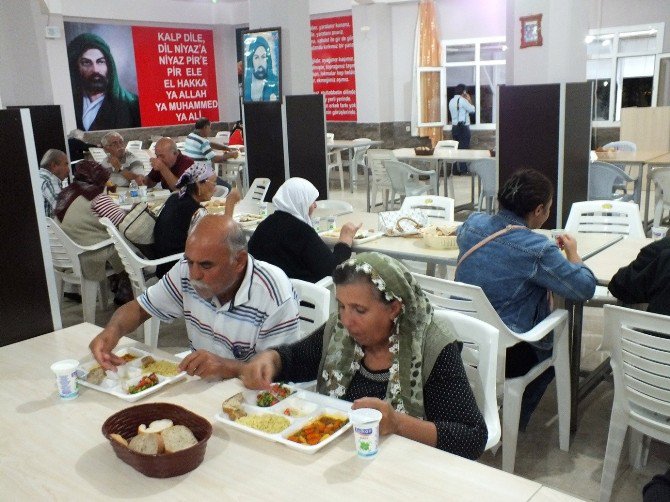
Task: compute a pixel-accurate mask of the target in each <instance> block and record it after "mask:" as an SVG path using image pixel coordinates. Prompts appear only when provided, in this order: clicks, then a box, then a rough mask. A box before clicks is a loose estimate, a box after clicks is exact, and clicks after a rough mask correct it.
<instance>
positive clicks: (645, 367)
mask: <svg viewBox="0 0 670 502" xmlns="http://www.w3.org/2000/svg"><path fill="white" fill-rule="evenodd" d="M604 321H605V325H604V328H605V337H604V338H603V348H605V349H607V350H609V351H610V353H611V360H610V364H611V365H612V374H613V376H614V402H613V404H612V417H611V419H610V429H609V434H608V436H607V449H606V450H605V462H604V463H603V473H602V478H601V481H600V501H601V502H607V501H608V500H609V499H610V496H611V494H612V486H613V484H614V478H615V477H616V471H617V466H618V464H619V457H620V456H621V449H622V448H623V442H624V438H625V437H626V431H627V430H628V428H629V427H630V428H631V435H630V455H629V456H630V459H631V463H632V464H634V465H640V464H644V463H646V457H647V454H648V441H647V438H654V439H656V440H658V441H663V442H664V443H670V317H668V316H664V315H660V314H652V313H649V312H643V311H640V310H631V309H626V308H623V307H617V306H614V305H606V306H605V315H604ZM653 333H658V334H660V335H662V336H656V335H655V334H653ZM663 336H664V337H663Z"/></svg>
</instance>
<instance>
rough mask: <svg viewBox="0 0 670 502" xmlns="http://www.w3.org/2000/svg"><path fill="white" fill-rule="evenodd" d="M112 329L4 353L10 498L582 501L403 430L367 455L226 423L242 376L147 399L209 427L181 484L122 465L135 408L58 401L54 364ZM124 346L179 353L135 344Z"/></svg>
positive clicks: (69, 334)
mask: <svg viewBox="0 0 670 502" xmlns="http://www.w3.org/2000/svg"><path fill="white" fill-rule="evenodd" d="M101 329H102V328H100V327H98V326H95V325H93V324H88V323H83V324H78V325H76V326H72V327H69V328H65V329H62V330H58V331H55V332H52V333H47V334H44V335H41V336H37V337H34V338H30V339H28V340H25V341H21V342H18V343H14V344H11V345H7V346H4V347H1V348H0V371H1V372H2V375H3V381H4V382H5V384H4V385H3V386H2V387H0V395H1V398H2V403H3V406H2V408H1V409H0V432H1V436H0V437H1V439H0V445H1V448H0V462H1V464H2V476H0V492H1V493H2V494H3V495H2V498H3V499H4V500H45V499H48V500H57V501H60V500H64V501H70V500H96V501H98V500H119V499H138V500H155V501H160V502H164V501H165V500H207V499H219V500H295V499H296V498H302V499H305V500H333V501H335V500H338V501H339V500H342V499H343V498H348V499H351V500H363V499H365V500H404V499H408V498H419V499H421V500H436V501H437V500H440V501H444V500H454V501H456V500H458V501H460V500H496V501H559V500H566V501H568V500H577V499H574V498H573V497H571V496H569V495H567V494H563V493H561V492H557V491H556V490H554V489H551V488H549V487H546V486H543V485H542V484H541V483H539V482H537V481H532V480H528V479H524V478H521V477H519V476H515V475H513V474H509V473H506V472H503V471H501V470H498V469H495V468H492V467H489V466H486V465H484V464H481V463H478V462H475V461H471V460H467V459H464V458H461V457H458V456H456V455H452V454H450V453H446V452H444V451H441V450H438V449H437V448H433V447H429V446H426V445H423V444H420V443H417V442H414V441H411V440H409V439H406V438H404V437H401V436H398V435H389V436H384V437H382V439H381V441H380V450H379V453H378V454H377V456H376V457H374V458H373V459H364V458H360V457H358V456H357V454H356V449H355V446H354V440H353V437H352V431H351V430H348V431H345V433H344V434H342V435H341V436H340V437H338V438H336V439H335V440H334V441H333V442H332V443H331V444H328V445H326V446H325V447H324V448H322V449H320V450H319V451H316V452H314V453H313V454H311V455H310V454H306V453H304V452H301V451H296V450H293V449H290V448H288V447H287V446H285V445H283V444H280V443H275V442H272V441H269V440H268V439H267V438H263V437H256V436H254V435H252V434H249V433H247V432H245V431H242V430H238V429H236V428H233V427H230V426H228V425H226V424H224V423H221V422H218V421H217V420H215V415H216V414H217V413H218V412H219V411H220V410H221V405H222V402H223V401H224V400H225V399H227V398H229V397H231V396H232V395H234V394H236V393H238V392H240V391H241V390H244V387H243V386H242V384H241V382H240V381H239V380H237V379H231V380H225V381H208V380H202V379H200V378H198V377H188V376H187V377H186V378H185V379H183V380H181V381H178V382H175V383H172V384H171V385H168V386H165V387H163V388H161V389H159V390H157V392H156V393H154V394H150V395H148V396H146V397H144V398H143V399H142V400H141V401H138V402H137V404H150V403H154V402H165V403H172V404H177V405H179V406H182V407H184V408H187V409H188V410H190V411H192V412H193V413H196V414H198V415H200V416H201V417H204V418H205V419H207V420H208V421H210V422H211V423H212V425H213V434H212V436H211V437H210V439H209V441H208V443H207V447H206V452H205V456H204V461H203V462H202V464H200V465H199V466H198V467H197V468H196V469H195V470H193V471H191V472H189V473H187V474H183V475H180V476H177V477H172V478H162V479H161V478H150V477H146V476H144V475H143V474H141V473H139V472H137V471H135V470H134V469H133V468H132V467H130V466H129V465H127V464H125V463H123V462H122V461H121V460H120V459H119V458H117V457H116V455H115V454H114V451H113V449H112V446H111V445H110V443H109V441H108V440H107V439H106V438H105V437H104V436H103V434H102V432H101V427H102V424H103V423H104V421H105V420H106V419H107V418H108V417H109V416H111V415H113V414H114V413H116V412H118V411H120V410H122V409H125V408H128V407H130V406H133V403H127V402H125V401H124V400H122V399H120V398H118V397H116V396H114V395H110V394H106V393H103V392H100V391H98V390H96V389H93V388H87V387H82V386H80V388H79V396H78V397H77V398H75V399H72V400H61V399H60V398H59V397H58V392H57V390H56V382H55V376H54V374H53V373H52V372H51V370H50V365H51V364H52V363H53V362H55V361H58V360H62V359H66V358H75V359H78V360H83V359H84V358H85V357H90V354H89V351H88V344H89V342H90V340H91V339H92V338H93V337H94V336H95V335H97V334H98V333H99V332H100V331H101ZM122 346H123V347H138V348H141V349H145V350H149V351H151V352H153V353H154V354H156V355H157V356H159V357H170V354H168V353H164V352H162V351H161V350H160V349H150V348H148V347H147V346H145V345H143V344H142V343H140V342H137V341H134V340H132V339H130V338H126V337H123V338H122V339H121V340H120V344H119V346H118V347H122Z"/></svg>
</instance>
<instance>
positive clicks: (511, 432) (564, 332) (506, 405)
mask: <svg viewBox="0 0 670 502" xmlns="http://www.w3.org/2000/svg"><path fill="white" fill-rule="evenodd" d="M413 275H414V276H415V277H416V279H417V281H418V282H419V285H420V286H421V289H423V291H424V292H425V293H426V296H428V299H429V300H430V303H431V304H432V305H433V306H434V307H435V308H436V310H437V309H441V308H443V309H448V310H455V311H457V312H460V313H462V314H466V315H469V316H471V317H475V318H477V319H479V320H481V321H484V322H486V323H488V324H490V325H491V326H493V327H494V328H497V329H498V331H499V333H500V338H499V341H498V350H497V353H498V366H497V382H498V385H499V386H501V387H502V388H503V393H502V394H503V433H502V438H503V439H502V441H503V460H502V468H503V470H504V471H507V472H514V462H515V457H516V444H517V437H518V434H519V416H520V413H521V399H522V397H523V392H524V390H525V389H526V387H527V386H528V384H530V383H531V382H532V381H533V380H535V379H536V378H537V377H538V376H540V375H541V374H542V373H544V371H545V370H547V369H548V368H549V367H551V366H553V367H554V370H555V372H556V401H557V404H558V430H559V433H558V437H559V446H560V448H561V450H563V451H568V448H569V445H570V360H569V350H568V341H569V340H568V337H569V335H568V312H567V311H566V310H563V309H557V310H554V311H553V312H552V313H551V314H550V315H549V316H548V317H547V318H546V319H544V320H543V321H542V322H540V323H539V324H537V325H536V326H535V327H533V329H531V330H530V331H527V332H526V333H515V332H513V331H511V330H510V329H509V328H508V327H507V326H506V325H505V323H504V322H502V320H501V319H500V316H499V315H498V313H497V312H496V311H495V309H494V308H493V306H492V305H491V302H489V300H488V298H487V297H486V295H485V294H484V291H482V289H481V288H480V287H479V286H473V285H470V284H464V283H461V282H455V281H448V280H446V279H439V278H436V277H429V276H427V275H421V274H413ZM552 331H553V332H554V346H553V351H552V355H551V357H550V358H548V359H546V360H544V361H542V362H541V363H539V364H537V365H536V366H535V367H534V368H532V369H531V370H530V371H529V372H528V373H526V374H525V375H523V376H520V377H517V378H505V359H506V350H507V349H508V348H509V347H512V346H514V345H516V344H517V343H519V342H522V341H525V342H536V341H538V340H541V339H542V338H544V337H545V336H546V335H548V334H549V333H551V332H552Z"/></svg>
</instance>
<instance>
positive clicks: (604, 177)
mask: <svg viewBox="0 0 670 502" xmlns="http://www.w3.org/2000/svg"><path fill="white" fill-rule="evenodd" d="M622 179H623V180H624V181H625V182H630V181H635V180H634V179H633V178H631V177H630V176H629V175H628V174H627V173H626V171H624V170H623V169H621V168H620V167H618V166H615V165H614V164H609V163H607V162H602V161H595V162H590V163H589V182H588V195H587V198H588V200H623V201H626V200H630V199H632V198H633V196H632V195H630V194H629V195H626V194H617V193H616V190H617V186H619V185H620V184H621V180H622Z"/></svg>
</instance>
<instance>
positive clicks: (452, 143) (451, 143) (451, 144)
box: [435, 139, 458, 198]
mask: <svg viewBox="0 0 670 502" xmlns="http://www.w3.org/2000/svg"><path fill="white" fill-rule="evenodd" d="M442 148H451V149H453V150H458V141H456V140H453V139H442V140H440V141H438V142H437V143H435V151H436V152H437V151H438V150H440V149H442ZM447 164H453V162H448V161H446V160H440V161H439V166H440V167H441V169H442V172H443V173H444V176H445V177H446V178H447V183H448V185H449V186H450V187H451V196H452V197H454V198H455V197H456V191H455V189H454V178H453V176H449V172H448V171H447ZM445 195H447V196H448V195H449V194H448V193H446V194H445Z"/></svg>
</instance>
